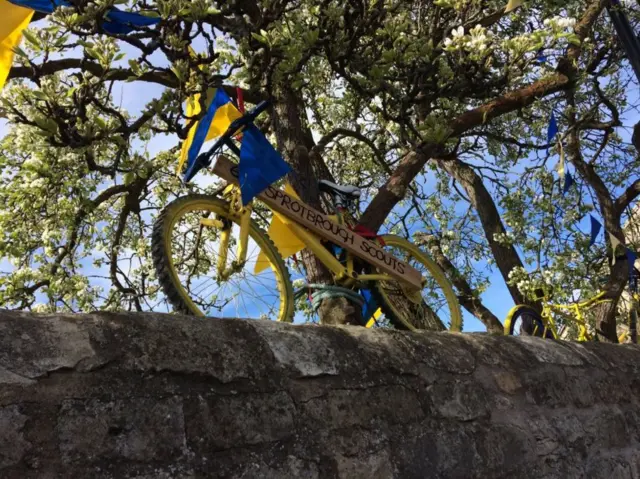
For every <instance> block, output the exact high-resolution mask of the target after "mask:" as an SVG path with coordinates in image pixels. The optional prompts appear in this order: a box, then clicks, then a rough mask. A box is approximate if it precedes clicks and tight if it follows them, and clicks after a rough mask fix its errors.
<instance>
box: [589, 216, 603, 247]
mask: <svg viewBox="0 0 640 479" xmlns="http://www.w3.org/2000/svg"><path fill="white" fill-rule="evenodd" d="M589 218H591V239H590V240H589V247H591V246H593V244H594V243H595V242H596V238H597V237H598V234H600V230H601V229H602V224H601V223H600V222H599V221H598V220H597V219H595V218H594V217H593V215H589Z"/></svg>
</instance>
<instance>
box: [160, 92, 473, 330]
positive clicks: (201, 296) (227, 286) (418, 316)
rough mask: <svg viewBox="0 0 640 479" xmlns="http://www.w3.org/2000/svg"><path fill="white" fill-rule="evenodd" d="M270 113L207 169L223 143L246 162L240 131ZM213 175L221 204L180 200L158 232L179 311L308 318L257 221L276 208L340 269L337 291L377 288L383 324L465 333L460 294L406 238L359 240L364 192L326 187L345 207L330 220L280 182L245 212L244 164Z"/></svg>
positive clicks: (169, 291) (164, 273) (164, 271)
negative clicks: (357, 213) (357, 216)
mask: <svg viewBox="0 0 640 479" xmlns="http://www.w3.org/2000/svg"><path fill="white" fill-rule="evenodd" d="M265 108H266V104H265V103H262V104H260V105H258V106H257V107H256V108H255V109H254V110H252V111H251V112H248V113H246V114H245V115H243V117H242V118H241V119H240V120H236V121H234V122H233V123H232V124H231V126H230V127H229V129H228V130H227V132H226V133H225V134H224V135H223V136H221V137H220V138H219V139H218V140H217V141H216V143H215V144H214V146H213V147H212V148H211V149H210V150H209V151H208V152H206V153H203V154H202V155H200V156H203V155H204V159H203V160H202V161H201V164H203V165H204V166H208V165H209V164H210V163H211V159H212V158H213V156H214V155H215V154H216V153H217V152H218V150H220V149H221V148H222V147H223V146H226V147H228V148H229V149H230V150H231V151H232V152H233V153H235V154H236V156H239V148H238V147H237V145H236V144H235V143H234V141H235V137H236V135H237V133H238V132H240V131H241V130H242V128H244V127H245V126H246V125H248V124H250V123H252V122H253V121H254V120H255V118H256V116H257V115H258V114H259V113H260V112H261V111H263V110H264V109H265ZM213 172H214V173H215V174H216V175H217V176H219V177H221V178H222V179H223V180H226V182H227V187H226V188H225V189H224V192H223V193H222V197H218V196H214V195H197V194H193V195H188V196H185V197H182V198H178V199H176V200H174V201H173V202H172V203H170V204H169V205H168V206H166V207H165V208H164V210H163V211H162V213H161V214H160V215H159V217H158V219H157V221H156V223H155V225H154V229H153V238H152V245H153V247H152V252H153V259H154V264H155V267H156V271H157V275H158V279H159V282H160V284H161V286H162V288H163V291H164V293H165V295H166V297H167V298H168V300H169V302H170V303H171V304H172V306H173V308H174V310H176V311H178V312H181V313H185V314H190V315H195V316H213V317H236V318H261V319H275V320H278V321H286V322H291V321H294V320H295V321H296V322H298V321H299V320H300V318H299V315H296V312H295V311H294V309H295V295H294V289H293V285H292V281H291V276H290V271H289V268H288V267H287V262H286V260H285V259H283V255H281V253H280V252H279V251H278V249H277V248H276V246H275V244H274V242H273V241H272V238H270V237H269V235H268V234H267V233H266V232H265V231H264V230H263V229H262V228H261V227H260V225H259V223H258V221H256V220H257V219H260V218H263V217H264V214H265V213H266V214H268V211H271V213H272V215H271V216H272V218H277V219H278V220H279V221H281V222H282V223H284V224H285V225H286V227H287V228H288V231H289V232H290V236H291V237H295V238H296V239H297V240H299V241H302V242H303V243H304V246H305V247H306V248H307V249H308V250H309V251H310V252H312V253H313V254H314V255H315V256H316V258H317V259H318V260H319V261H320V262H321V263H322V264H323V265H324V266H325V267H326V268H327V269H328V270H329V271H330V272H331V275H332V278H333V285H330V286H332V287H335V288H339V289H340V290H341V291H350V292H352V293H357V292H359V291H361V290H363V289H367V290H369V291H371V293H372V294H373V296H374V297H375V299H376V303H377V305H378V306H379V308H380V310H381V312H382V313H383V316H384V317H381V318H379V321H377V323H380V324H390V325H392V326H394V327H396V328H399V329H408V330H414V329H423V328H424V327H425V325H432V324H434V321H440V322H441V323H442V324H443V325H445V326H446V327H448V329H450V330H453V331H460V330H461V329H462V317H461V312H460V306H459V303H458V300H457V297H456V295H455V293H454V291H453V288H452V286H451V284H450V283H449V281H448V280H447V278H446V277H445V275H444V273H443V272H442V271H441V270H440V268H439V267H438V266H437V265H436V264H435V263H434V261H433V260H432V259H431V258H430V257H429V256H428V255H427V254H426V253H424V252H423V251H421V250H420V249H419V248H418V247H416V246H415V245H413V244H411V243H410V242H409V241H407V240H406V239H404V238H401V237H398V236H394V235H381V236H376V237H368V238H365V237H364V236H362V235H361V234H359V233H358V231H359V230H358V229H357V227H356V222H355V220H354V219H353V217H352V216H351V213H350V211H349V206H350V205H352V204H353V202H354V201H353V200H354V199H355V198H356V197H358V196H359V194H360V193H359V190H358V189H357V188H355V187H350V186H340V185H335V184H333V183H330V182H326V181H325V182H321V183H320V185H319V187H320V189H321V191H323V192H324V193H326V194H328V195H329V197H330V198H331V199H332V202H333V206H334V207H335V210H336V216H333V217H329V216H328V215H326V214H325V213H322V212H319V211H317V210H315V209H314V208H312V207H310V206H309V205H307V204H305V203H304V202H302V201H301V200H300V199H299V198H297V196H295V195H294V194H289V193H287V192H286V191H283V190H280V189H278V188H276V187H274V186H273V185H272V186H270V187H268V188H267V189H266V190H265V191H263V192H262V193H261V194H259V195H258V196H257V199H258V200H259V206H258V205H255V204H254V203H255V202H251V203H249V204H247V205H243V204H242V201H241V192H240V188H239V186H238V168H237V165H236V164H235V163H233V162H232V161H230V160H229V159H228V158H227V157H225V156H223V155H219V156H218V157H217V159H216V162H215V164H214V167H213ZM265 207H266V208H265ZM263 224H264V221H263ZM335 246H337V247H339V248H340V249H341V250H342V251H341V253H340V254H336V251H335ZM377 316H378V317H379V316H380V315H379V313H378V315H377ZM365 319H366V318H365ZM372 324H373V322H370V323H369V326H371V325H372Z"/></svg>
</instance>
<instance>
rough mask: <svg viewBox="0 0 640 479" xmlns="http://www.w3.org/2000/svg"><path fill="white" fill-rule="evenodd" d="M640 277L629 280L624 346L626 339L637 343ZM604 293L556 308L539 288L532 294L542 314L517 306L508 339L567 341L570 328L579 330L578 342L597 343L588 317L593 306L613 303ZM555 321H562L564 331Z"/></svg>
mask: <svg viewBox="0 0 640 479" xmlns="http://www.w3.org/2000/svg"><path fill="white" fill-rule="evenodd" d="M637 281H638V279H637V275H635V274H634V275H632V277H631V279H630V284H629V286H630V293H631V294H630V301H629V306H628V312H627V314H628V324H627V325H628V331H625V332H623V333H622V334H621V335H620V336H619V337H618V341H619V342H621V343H622V342H625V341H626V340H627V338H629V339H630V341H631V342H632V343H636V342H637V336H638V334H637V323H638V314H637V311H638V304H639V301H640V295H639V294H638V287H637V284H638V283H637ZM604 295H605V292H604V291H601V292H599V293H597V294H596V295H595V296H593V297H591V298H589V299H587V300H585V301H581V302H575V303H570V304H554V303H551V302H550V295H549V293H548V292H547V291H546V290H544V289H542V288H540V289H537V290H536V291H535V292H534V294H533V298H532V299H533V300H534V301H539V302H540V304H541V305H542V313H541V314H538V312H537V311H536V310H535V309H533V308H532V307H530V306H527V305H524V304H518V305H516V306H514V307H513V308H511V310H510V311H509V313H508V314H507V318H506V320H505V323H504V334H505V335H512V336H513V335H528V336H538V337H542V338H548V339H564V338H565V337H567V336H568V335H567V334H565V333H566V332H568V328H571V327H577V334H575V335H573V336H574V337H577V340H578V341H591V340H593V339H595V336H594V334H593V333H592V332H591V330H592V328H590V327H589V324H588V321H587V313H588V311H589V310H590V309H591V308H593V307H594V306H596V305H598V304H602V303H606V302H611V299H607V298H604ZM556 317H560V318H562V319H563V321H562V323H563V324H562V327H559V321H558V320H557V319H556Z"/></svg>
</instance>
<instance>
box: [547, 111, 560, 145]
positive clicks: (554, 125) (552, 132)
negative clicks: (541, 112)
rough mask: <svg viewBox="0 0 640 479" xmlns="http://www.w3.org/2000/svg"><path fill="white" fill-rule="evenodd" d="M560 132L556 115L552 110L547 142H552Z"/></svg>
mask: <svg viewBox="0 0 640 479" xmlns="http://www.w3.org/2000/svg"><path fill="white" fill-rule="evenodd" d="M557 134H558V122H557V121H556V115H555V114H554V113H553V112H551V118H550V119H549V127H548V128H547V143H549V144H551V142H552V141H553V139H554V138H555V136H556V135H557Z"/></svg>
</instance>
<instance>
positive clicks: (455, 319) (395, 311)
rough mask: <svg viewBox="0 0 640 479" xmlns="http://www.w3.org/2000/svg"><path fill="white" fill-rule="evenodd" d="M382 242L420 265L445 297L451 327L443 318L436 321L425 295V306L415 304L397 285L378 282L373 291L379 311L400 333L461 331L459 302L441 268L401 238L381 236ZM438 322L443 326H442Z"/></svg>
mask: <svg viewBox="0 0 640 479" xmlns="http://www.w3.org/2000/svg"><path fill="white" fill-rule="evenodd" d="M380 238H381V239H382V242H383V243H384V245H385V247H391V248H397V249H399V250H402V251H403V252H404V253H405V255H408V257H409V258H413V259H415V260H416V261H418V262H419V263H421V265H422V267H423V268H424V269H425V270H426V273H427V274H428V276H429V277H428V278H427V281H428V280H429V278H431V279H432V280H433V281H435V284H436V285H437V287H439V288H440V290H441V291H442V295H443V297H444V299H445V300H446V306H445V307H446V308H447V309H448V312H449V326H448V328H447V327H446V326H445V324H444V323H442V320H441V319H440V314H436V315H435V317H433V314H432V313H433V309H432V308H431V307H430V305H429V304H428V302H427V300H426V299H425V297H424V294H423V295H422V302H421V303H420V304H416V303H414V302H413V301H412V300H411V299H409V298H408V297H407V296H406V293H405V292H404V291H403V290H402V288H400V287H399V285H398V282H396V281H391V282H386V281H385V282H382V281H377V282H376V283H375V284H374V287H373V288H372V293H373V295H374V297H375V299H376V301H377V303H378V305H379V306H380V309H381V310H382V312H383V313H384V315H385V316H386V317H387V318H388V319H389V322H390V323H391V324H392V325H393V326H394V327H395V328H397V329H404V330H410V331H415V330H420V329H429V330H446V329H449V330H450V331H455V332H460V331H462V313H461V310H460V303H459V302H458V298H457V296H456V294H455V292H454V290H453V287H452V286H451V283H450V282H449V280H448V279H447V277H446V276H445V274H444V272H443V271H442V270H441V269H440V267H439V266H438V265H437V264H436V263H435V262H434V261H433V260H432V259H431V257H430V256H429V255H428V254H426V253H425V252H424V251H422V250H421V249H420V248H418V247H417V246H415V245H414V244H412V243H410V242H409V241H407V240H406V239H404V238H402V237H400V236H395V235H382V236H381V237H380ZM395 256H398V259H402V260H403V261H407V258H403V257H401V256H399V255H395ZM394 285H395V286H394ZM392 291H394V292H395V294H393V296H392V294H391V292H392ZM423 291H424V290H423ZM442 299H443V298H439V302H442ZM438 322H439V323H440V324H439V325H438ZM416 325H417V326H416ZM424 326H427V327H424Z"/></svg>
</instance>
